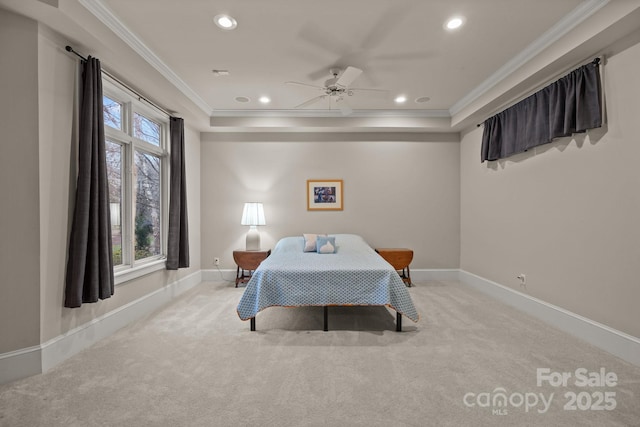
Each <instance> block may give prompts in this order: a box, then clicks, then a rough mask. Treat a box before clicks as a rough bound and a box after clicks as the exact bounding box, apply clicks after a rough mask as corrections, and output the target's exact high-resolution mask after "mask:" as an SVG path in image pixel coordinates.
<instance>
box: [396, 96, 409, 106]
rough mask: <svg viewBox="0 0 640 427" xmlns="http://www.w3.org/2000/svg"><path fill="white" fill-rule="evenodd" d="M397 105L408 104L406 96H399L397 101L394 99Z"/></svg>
mask: <svg viewBox="0 0 640 427" xmlns="http://www.w3.org/2000/svg"><path fill="white" fill-rule="evenodd" d="M394 101H395V103H396V104H402V103H404V102H407V97H406V96H404V95H398V96H396V99H394Z"/></svg>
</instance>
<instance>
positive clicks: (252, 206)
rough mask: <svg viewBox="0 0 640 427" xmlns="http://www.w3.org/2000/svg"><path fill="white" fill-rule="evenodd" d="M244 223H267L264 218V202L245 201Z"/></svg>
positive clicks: (241, 222)
mask: <svg viewBox="0 0 640 427" xmlns="http://www.w3.org/2000/svg"><path fill="white" fill-rule="evenodd" d="M240 224H242V225H267V222H266V221H265V219H264V207H263V206H262V203H255V202H251V203H245V204H244V211H243V212H242V221H240Z"/></svg>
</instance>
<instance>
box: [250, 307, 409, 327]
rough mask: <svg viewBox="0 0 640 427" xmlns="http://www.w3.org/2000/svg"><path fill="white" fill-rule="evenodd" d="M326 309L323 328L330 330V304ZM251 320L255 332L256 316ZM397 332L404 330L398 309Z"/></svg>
mask: <svg viewBox="0 0 640 427" xmlns="http://www.w3.org/2000/svg"><path fill="white" fill-rule="evenodd" d="M323 309H324V326H323V328H322V330H323V331H325V332H327V331H329V306H328V305H325V306H323ZM249 320H250V322H251V326H250V327H251V331H252V332H254V331H255V330H256V318H255V317H252V318H251V319H249ZM396 332H402V314H400V313H398V312H397V311H396Z"/></svg>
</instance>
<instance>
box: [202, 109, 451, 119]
mask: <svg viewBox="0 0 640 427" xmlns="http://www.w3.org/2000/svg"><path fill="white" fill-rule="evenodd" d="M211 117H337V118H340V117H418V118H422V117H427V118H432V117H433V118H443V117H444V118H451V116H450V115H449V110H408V109H407V110H353V112H352V113H351V114H349V115H348V116H343V115H342V113H341V112H340V110H213V112H211Z"/></svg>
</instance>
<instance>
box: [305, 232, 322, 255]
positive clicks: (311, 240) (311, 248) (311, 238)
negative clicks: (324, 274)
mask: <svg viewBox="0 0 640 427" xmlns="http://www.w3.org/2000/svg"><path fill="white" fill-rule="evenodd" d="M302 236H303V237H304V252H315V251H316V239H317V238H318V236H325V237H326V234H308V233H305V234H303V235H302Z"/></svg>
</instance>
